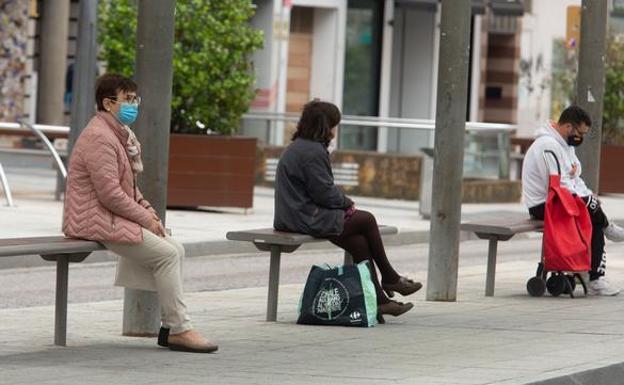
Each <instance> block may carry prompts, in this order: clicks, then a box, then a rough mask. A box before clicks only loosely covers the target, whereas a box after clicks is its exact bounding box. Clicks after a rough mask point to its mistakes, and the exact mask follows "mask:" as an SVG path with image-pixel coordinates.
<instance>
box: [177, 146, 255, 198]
mask: <svg viewBox="0 0 624 385" xmlns="http://www.w3.org/2000/svg"><path fill="white" fill-rule="evenodd" d="M255 162H256V138H247V137H236V136H221V135H187V134H171V140H170V144H169V180H168V186H167V206H185V207H197V206H212V207H241V208H251V207H252V206H253V188H254V182H255Z"/></svg>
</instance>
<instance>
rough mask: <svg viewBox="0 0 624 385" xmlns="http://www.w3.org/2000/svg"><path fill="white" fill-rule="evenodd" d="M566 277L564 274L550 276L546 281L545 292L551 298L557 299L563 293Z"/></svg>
mask: <svg viewBox="0 0 624 385" xmlns="http://www.w3.org/2000/svg"><path fill="white" fill-rule="evenodd" d="M566 279H567V278H566V276H565V275H564V274H552V275H551V276H550V278H548V280H546V290H548V292H549V293H550V295H552V296H553V297H558V296H560V295H561V294H563V292H564V291H565V287H566V281H565V280H566Z"/></svg>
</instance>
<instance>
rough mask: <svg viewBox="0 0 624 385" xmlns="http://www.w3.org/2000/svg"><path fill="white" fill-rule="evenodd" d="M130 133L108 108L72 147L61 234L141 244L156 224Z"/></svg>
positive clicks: (89, 125)
mask: <svg viewBox="0 0 624 385" xmlns="http://www.w3.org/2000/svg"><path fill="white" fill-rule="evenodd" d="M127 140H128V133H127V132H126V130H125V129H124V127H123V126H122V125H121V124H120V123H119V122H118V121H117V120H116V119H115V118H114V117H113V116H112V115H111V114H110V113H107V112H98V113H97V114H96V115H95V116H94V117H93V119H91V121H90V122H89V124H88V125H87V127H86V128H85V129H84V131H83V132H82V134H81V135H80V137H79V138H78V140H77V141H76V144H75V145H74V148H73V151H72V155H71V159H70V162H69V171H68V176H67V186H66V190H65V208H64V212H63V232H64V233H65V235H67V236H69V237H73V238H82V239H88V240H93V241H109V242H110V241H112V242H125V243H140V242H142V241H143V234H142V231H141V227H148V226H149V224H150V223H151V222H152V220H153V219H152V212H153V209H152V208H151V206H150V204H149V203H148V202H147V201H146V200H145V199H143V196H142V195H141V193H140V192H139V189H138V188H135V179H134V174H133V173H132V169H131V167H130V161H129V160H128V155H127V152H126V147H125V145H124V144H125V143H127Z"/></svg>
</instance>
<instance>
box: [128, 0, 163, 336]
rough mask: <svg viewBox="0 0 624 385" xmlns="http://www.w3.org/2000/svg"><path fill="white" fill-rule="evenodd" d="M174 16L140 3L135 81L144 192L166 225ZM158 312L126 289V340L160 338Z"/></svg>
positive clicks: (153, 300) (159, 5)
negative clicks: (139, 98) (131, 338)
mask: <svg viewBox="0 0 624 385" xmlns="http://www.w3.org/2000/svg"><path fill="white" fill-rule="evenodd" d="M174 10H175V0H160V1H153V0H152V1H150V0H139V14H138V26H137V46H136V69H137V73H136V80H137V83H138V85H139V94H140V95H141V97H142V98H143V102H142V104H141V106H140V107H139V118H138V121H137V123H136V124H135V127H134V130H135V132H136V134H137V136H138V138H139V141H140V142H141V145H142V150H143V154H142V155H143V164H144V166H145V171H144V172H143V173H142V174H141V176H140V178H139V186H140V188H141V191H142V193H143V195H144V196H145V198H146V199H147V200H149V201H150V203H151V204H152V206H153V207H154V209H155V210H156V211H157V212H158V214H159V215H160V217H161V218H162V219H163V221H164V220H165V210H166V207H167V170H168V164H169V128H170V123H171V87H172V83H173V63H172V61H173V29H174ZM157 309H158V296H157V295H156V294H155V293H151V292H146V291H141V290H132V289H126V290H125V301H124V325H123V334H124V335H149V334H154V335H155V334H156V332H157V331H158V326H159V318H160V317H159V314H158V313H159V312H158V310H157Z"/></svg>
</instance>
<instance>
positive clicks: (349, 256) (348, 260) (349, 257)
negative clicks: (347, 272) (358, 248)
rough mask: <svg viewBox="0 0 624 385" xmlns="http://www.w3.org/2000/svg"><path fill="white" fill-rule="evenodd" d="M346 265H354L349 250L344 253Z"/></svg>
mask: <svg viewBox="0 0 624 385" xmlns="http://www.w3.org/2000/svg"><path fill="white" fill-rule="evenodd" d="M344 265H345V266H350V265H353V256H352V255H351V254H349V252H348V251H347V250H345V252H344Z"/></svg>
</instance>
